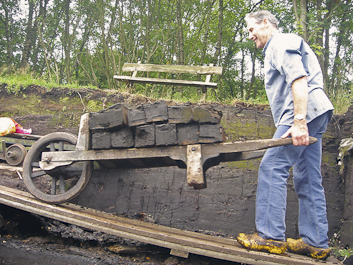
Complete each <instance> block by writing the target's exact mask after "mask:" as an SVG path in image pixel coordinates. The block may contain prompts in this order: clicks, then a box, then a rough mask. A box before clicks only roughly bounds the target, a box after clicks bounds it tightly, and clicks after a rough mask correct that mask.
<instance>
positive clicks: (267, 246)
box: [237, 233, 287, 254]
mask: <svg viewBox="0 0 353 265" xmlns="http://www.w3.org/2000/svg"><path fill="white" fill-rule="evenodd" d="M237 240H238V242H239V244H240V245H242V246H243V247H245V248H247V249H251V250H266V251H267V252H270V253H273V254H282V253H284V252H285V251H286V249H287V243H286V242H283V241H278V240H272V239H263V238H262V237H260V236H259V235H258V234H256V233H255V234H251V235H247V234H244V233H240V234H239V235H238V236H237Z"/></svg>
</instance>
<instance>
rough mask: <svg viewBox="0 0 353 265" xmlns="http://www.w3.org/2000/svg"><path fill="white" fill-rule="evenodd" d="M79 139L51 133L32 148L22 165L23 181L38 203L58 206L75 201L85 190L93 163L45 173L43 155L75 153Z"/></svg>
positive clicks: (67, 134)
mask: <svg viewBox="0 0 353 265" xmlns="http://www.w3.org/2000/svg"><path fill="white" fill-rule="evenodd" d="M76 142H77V137H76V136H75V135H73V134H70V133H62V132H60V133H51V134H48V135H46V136H43V137H42V138H40V139H39V140H38V141H37V142H35V144H33V145H32V147H31V148H30V150H29V151H28V154H27V156H26V158H25V160H24V163H23V180H24V183H25V185H26V187H27V189H28V190H29V192H30V193H31V194H33V195H34V196H35V197H36V198H38V199H39V200H42V201H45V202H48V203H54V204H59V203H63V202H66V201H69V200H71V199H73V198H75V197H76V196H77V195H79V194H80V193H81V191H82V190H83V189H84V188H85V187H86V185H87V183H88V181H89V179H90V177H91V173H92V162H91V161H84V162H73V163H72V164H71V165H67V166H60V167H56V168H55V169H52V170H48V171H45V170H42V169H41V168H40V167H39V161H40V160H41V156H42V152H49V151H50V152H55V151H70V150H71V151H72V150H75V146H76Z"/></svg>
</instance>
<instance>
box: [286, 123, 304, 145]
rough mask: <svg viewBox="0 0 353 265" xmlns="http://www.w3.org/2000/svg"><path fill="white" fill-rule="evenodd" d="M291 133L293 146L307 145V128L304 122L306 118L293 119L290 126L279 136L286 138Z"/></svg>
mask: <svg viewBox="0 0 353 265" xmlns="http://www.w3.org/2000/svg"><path fill="white" fill-rule="evenodd" d="M289 135H292V141H293V145H295V146H306V145H309V130H308V126H307V124H306V120H305V119H304V120H294V124H293V126H292V127H290V128H289V129H288V131H286V132H285V133H284V134H283V135H282V136H281V138H282V139H284V138H287V137H288V136H289Z"/></svg>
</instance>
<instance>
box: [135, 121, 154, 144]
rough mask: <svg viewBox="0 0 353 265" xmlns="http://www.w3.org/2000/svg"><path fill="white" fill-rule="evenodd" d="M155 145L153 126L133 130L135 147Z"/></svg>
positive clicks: (142, 126)
mask: <svg viewBox="0 0 353 265" xmlns="http://www.w3.org/2000/svg"><path fill="white" fill-rule="evenodd" d="M155 144H156V127H155V125H154V124H147V125H141V126H137V127H136V128H135V147H147V146H154V145H155Z"/></svg>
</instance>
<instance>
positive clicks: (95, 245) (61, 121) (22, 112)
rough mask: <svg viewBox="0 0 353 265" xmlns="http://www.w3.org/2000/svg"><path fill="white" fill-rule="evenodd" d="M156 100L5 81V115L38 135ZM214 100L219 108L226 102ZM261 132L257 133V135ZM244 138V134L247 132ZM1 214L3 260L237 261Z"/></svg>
mask: <svg viewBox="0 0 353 265" xmlns="http://www.w3.org/2000/svg"><path fill="white" fill-rule="evenodd" d="M153 101H154V100H153V99H149V98H144V97H139V96H134V95H129V94H119V93H115V92H112V91H108V92H103V91H100V90H87V89H81V90H71V89H67V88H53V89H51V90H50V91H48V90H47V89H46V88H43V87H39V86H29V87H27V88H25V89H23V90H22V91H21V92H20V93H19V94H17V95H13V94H8V92H7V86H6V85H5V84H2V85H0V116H1V117H11V118H13V119H15V120H16V121H17V122H18V123H19V124H21V125H22V126H23V127H24V128H31V129H32V130H33V134H36V135H46V134H48V133H51V132H58V131H60V132H70V133H73V134H77V132H78V128H79V120H80V116H81V115H82V114H83V113H84V112H87V111H90V112H95V111H98V110H100V109H102V108H106V107H108V106H109V105H112V104H116V103H124V104H125V105H127V106H131V107H135V106H137V105H139V104H143V103H151V102H153ZM168 104H175V102H168ZM210 104H212V103H210ZM214 105H215V106H216V107H217V108H219V109H222V108H223V107H224V106H222V105H219V104H214ZM243 109H244V110H245V109H246V111H247V112H249V113H255V114H256V113H262V114H265V115H267V116H268V117H270V111H269V109H268V106H247V105H244V104H242V103H238V104H237V108H236V112H242V110H243ZM244 112H245V111H244ZM350 113H351V114H352V116H353V111H351V112H350ZM241 115H242V114H241ZM350 120H353V117H346V116H345V117H343V118H342V117H338V118H337V120H336V122H338V123H339V125H340V126H341V129H340V130H342V132H343V130H344V129H345V128H347V129H346V130H347V133H346V134H347V135H348V134H351V133H350V131H351V130H350V127H349V128H348V127H347V126H346V127H344V126H343V125H344V124H345V122H346V121H350ZM269 133H270V134H271V132H269ZM247 136H248V135H245V139H254V138H247ZM256 136H257V135H255V136H251V137H255V139H256ZM267 137H268V136H267ZM238 138H239V139H244V135H240V136H239V137H238ZM330 139H331V138H330ZM337 142H339V140H335V141H331V140H330V141H328V142H326V143H325V145H326V146H327V147H329V146H330V145H332V146H333V148H335V149H337ZM323 170H324V171H325V172H323V174H324V175H325V174H326V175H327V174H331V173H330V172H331V171H332V170H333V168H332V167H324V168H323ZM0 185H5V186H8V187H12V188H17V189H20V190H24V191H26V188H25V186H24V184H23V182H22V180H20V179H19V176H18V174H17V173H16V171H14V170H0ZM251 196H253V195H251ZM249 198H250V196H249ZM337 200H338V199H337ZM250 210H251V209H250ZM251 212H252V211H251ZM0 214H1V216H0V264H24V265H25V264H87V265H90V264H107V265H108V264H169V265H172V264H190V265H198V264H200V265H201V264H202V265H207V264H220V265H223V264H234V263H230V262H225V261H220V260H215V259H210V258H205V257H200V256H196V255H190V257H189V258H188V259H182V258H177V257H172V256H170V255H169V250H167V249H163V248H158V247H154V246H149V245H147V246H146V245H144V244H141V243H139V242H133V241H129V240H125V239H121V238H114V237H110V236H106V235H103V234H102V235H98V236H97V234H95V235H94V236H91V235H92V234H93V231H84V230H82V229H81V228H79V227H76V226H71V225H67V224H63V223H60V222H57V221H54V220H50V219H45V218H42V217H39V216H34V215H31V214H28V213H25V212H22V211H20V210H16V209H12V208H10V207H7V206H3V205H0ZM130 217H131V216H130ZM337 227H338V225H337ZM48 228H50V229H48ZM83 234H86V235H87V236H83ZM75 235H78V236H75ZM351 262H352V261H348V260H346V261H345V264H352V263H351Z"/></svg>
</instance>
